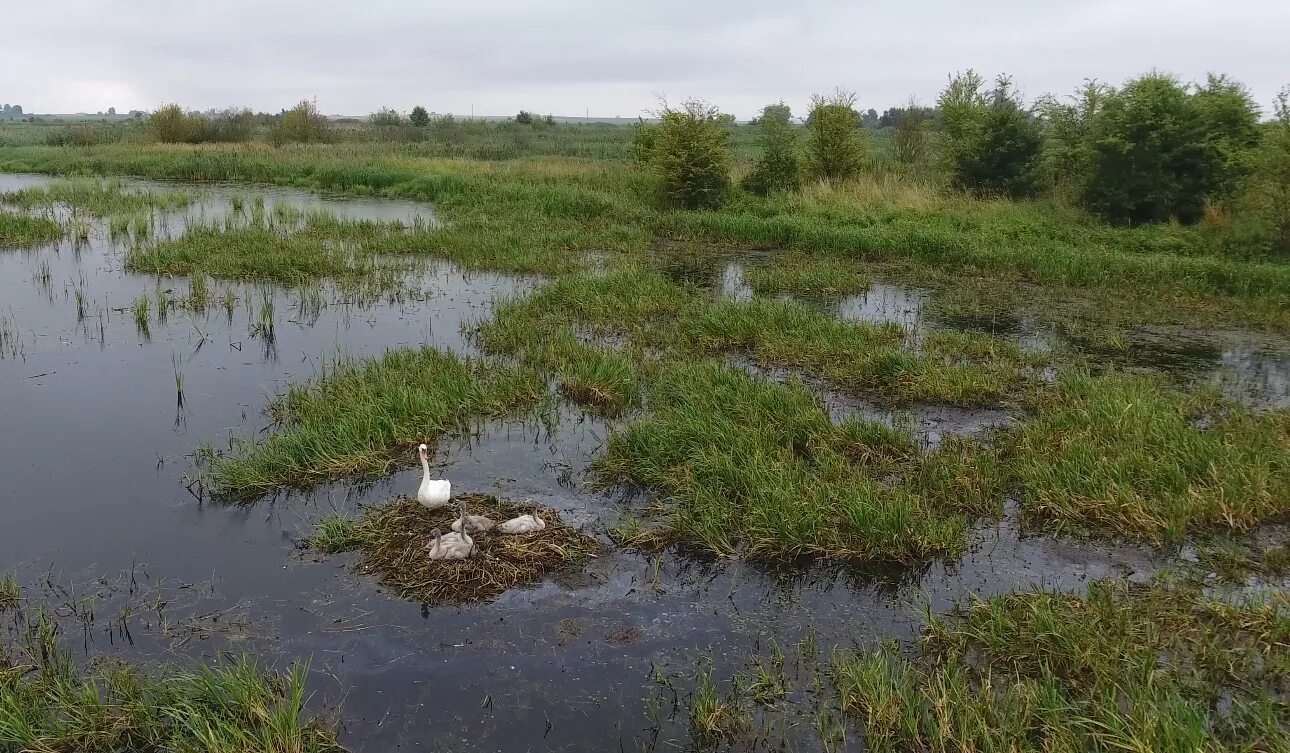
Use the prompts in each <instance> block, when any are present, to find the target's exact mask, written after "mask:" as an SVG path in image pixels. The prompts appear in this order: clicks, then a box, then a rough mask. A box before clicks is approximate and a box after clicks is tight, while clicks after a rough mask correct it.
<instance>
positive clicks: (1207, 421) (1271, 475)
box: [1011, 373, 1290, 543]
mask: <svg viewBox="0 0 1290 753" xmlns="http://www.w3.org/2000/svg"><path fill="white" fill-rule="evenodd" d="M1011 455H1012V456H1013V459H1012V461H1011V463H1012V468H1013V472H1014V474H1015V476H1016V479H1017V481H1018V483H1019V484H1020V485H1021V487H1022V489H1023V492H1024V496H1023V502H1022V509H1023V513H1024V515H1025V516H1026V517H1027V518H1029V519H1030V520H1031V521H1033V522H1036V523H1038V524H1039V525H1041V526H1043V527H1044V528H1047V529H1049V530H1053V531H1056V532H1062V531H1067V530H1081V531H1090V532H1103V533H1113V534H1118V535H1122V536H1127V537H1130V538H1134V539H1139V540H1143V541H1147V542H1152V543H1162V542H1165V541H1171V540H1177V539H1179V538H1181V537H1182V536H1184V535H1186V534H1189V533H1195V532H1199V531H1204V530H1210V529H1225V530H1237V531H1240V530H1246V529H1249V528H1251V527H1252V526H1254V525H1255V524H1257V523H1258V522H1259V521H1261V520H1264V519H1266V518H1269V517H1272V516H1275V515H1280V514H1283V513H1285V512H1286V511H1288V510H1290V413H1288V412H1286V411H1278V412H1269V413H1263V414H1256V413H1252V412H1250V411H1248V410H1245V409H1243V408H1240V407H1238V406H1231V405H1227V404H1224V403H1223V402H1222V401H1220V400H1218V399H1217V398H1215V397H1213V396H1208V395H1196V394H1186V393H1180V392H1176V391H1174V390H1172V389H1170V388H1169V387H1167V386H1166V385H1164V384H1162V383H1161V382H1160V381H1159V380H1154V379H1150V378H1147V377H1138V376H1127V375H1119V374H1112V375H1108V376H1103V377H1091V376H1088V375H1086V374H1078V373H1076V374H1072V375H1069V376H1067V377H1066V378H1064V379H1063V380H1062V381H1061V383H1060V384H1059V385H1058V386H1057V389H1056V390H1055V391H1054V392H1053V393H1052V394H1050V395H1048V396H1047V397H1046V398H1044V399H1043V401H1042V406H1041V409H1040V410H1039V412H1038V414H1037V415H1036V416H1035V417H1034V419H1033V420H1031V421H1029V422H1027V423H1026V424H1025V425H1024V426H1023V427H1022V428H1021V429H1020V430H1019V432H1018V433H1017V435H1016V437H1015V442H1014V447H1013V448H1012V450H1011Z"/></svg>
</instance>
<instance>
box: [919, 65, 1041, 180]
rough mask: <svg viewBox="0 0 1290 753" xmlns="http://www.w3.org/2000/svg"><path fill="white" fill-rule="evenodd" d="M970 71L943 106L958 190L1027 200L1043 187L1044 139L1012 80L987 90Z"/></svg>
mask: <svg viewBox="0 0 1290 753" xmlns="http://www.w3.org/2000/svg"><path fill="white" fill-rule="evenodd" d="M984 84H985V80H984V79H983V78H981V76H980V74H978V73H977V72H976V71H973V70H968V71H967V72H966V73H963V74H959V75H956V76H954V77H953V78H952V79H950V83H949V85H948V86H946V88H945V90H944V91H943V92H941V97H940V101H939V107H940V111H941V122H942V124H943V130H944V139H943V143H944V150H943V152H944V159H945V163H946V164H945V167H946V170H947V172H948V173H949V175H950V178H951V181H952V182H953V183H954V184H955V185H956V186H958V187H960V188H964V189H967V190H969V191H974V192H976V193H983V194H1004V195H1008V196H1014V197H1017V196H1027V195H1030V194H1032V193H1034V192H1035V190H1036V189H1037V188H1038V177H1039V158H1040V152H1041V150H1042V148H1043V136H1042V135H1041V134H1040V131H1039V127H1038V126H1037V125H1036V123H1035V119H1034V117H1033V116H1032V114H1031V112H1030V111H1029V110H1027V109H1026V108H1024V107H1023V106H1022V103H1021V97H1020V95H1019V94H1018V93H1017V92H1016V90H1015V89H1014V88H1013V86H1012V80H1011V79H1009V78H1008V77H1007V76H999V77H998V78H996V79H995V85H994V88H993V89H992V90H990V91H988V92H987V91H983V89H982V87H983V86H984Z"/></svg>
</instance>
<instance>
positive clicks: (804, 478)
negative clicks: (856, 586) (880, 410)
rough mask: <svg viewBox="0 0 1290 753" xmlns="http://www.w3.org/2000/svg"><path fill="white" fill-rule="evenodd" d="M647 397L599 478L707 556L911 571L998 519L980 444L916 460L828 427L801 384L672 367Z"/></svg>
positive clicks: (875, 433) (899, 444) (888, 441)
mask: <svg viewBox="0 0 1290 753" xmlns="http://www.w3.org/2000/svg"><path fill="white" fill-rule="evenodd" d="M649 396H650V397H649V401H650V409H651V414H650V415H649V416H648V417H646V418H643V419H640V420H638V421H636V422H635V423H632V424H630V425H628V426H626V427H625V428H622V429H621V430H617V431H615V432H614V433H613V434H612V435H611V436H610V438H609V442H608V446H607V448H606V451H605V454H604V456H603V457H601V458H600V459H598V460H597V461H596V464H595V470H596V473H597V475H598V478H599V479H600V480H601V482H602V483H606V484H607V483H612V482H629V483H632V484H635V485H639V486H643V487H647V488H650V489H653V490H655V491H656V492H658V493H659V495H660V503H659V504H660V508H661V509H660V510H659V512H661V513H662V514H663V515H664V516H665V517H666V520H667V528H668V533H667V535H668V536H669V537H670V538H672V539H674V540H683V541H687V542H692V543H693V544H695V545H697V546H699V547H701V548H704V549H706V550H708V551H710V552H712V553H714V554H718V555H721V556H730V555H735V554H742V555H743V556H746V557H748V558H750V559H786V558H793V557H798V556H820V557H830V558H837V559H849V560H861V561H888V562H890V561H896V562H907V563H908V562H914V561H918V560H920V559H925V558H928V557H932V556H938V555H952V554H954V553H957V552H959V551H961V549H962V547H963V542H964V533H965V530H966V526H967V521H968V519H969V518H970V517H973V516H976V515H980V514H988V513H995V514H997V513H998V512H999V505H1000V500H1001V498H1002V497H1001V487H1000V481H1001V476H1000V474H999V466H998V464H997V462H996V459H995V458H994V457H993V456H992V455H991V453H990V452H989V451H988V450H987V449H986V448H984V447H982V446H980V445H977V444H975V443H973V442H969V441H966V440H954V441H951V442H947V443H946V444H945V445H944V446H943V447H941V448H940V449H938V450H936V451H932V452H926V453H922V452H919V451H918V450H917V449H916V448H915V447H914V446H913V444H912V442H911V440H910V439H909V438H908V437H907V436H906V435H905V434H904V433H903V432H900V431H897V430H893V429H890V428H887V427H885V426H882V425H880V424H876V423H871V422H866V421H859V420H851V421H847V422H843V423H841V424H834V423H833V422H832V421H831V420H830V417H829V416H828V414H827V413H826V412H825V411H824V410H823V408H821V406H820V404H819V402H818V399H817V398H816V396H815V394H814V393H813V392H812V391H811V390H810V389H809V388H807V387H806V386H805V385H803V384H802V383H801V382H797V381H791V382H789V383H787V384H776V383H773V382H769V381H766V380H763V379H758V378H755V377H753V376H751V375H749V374H748V373H746V372H744V371H742V370H739V369H735V368H732V367H729V366H725V365H722V364H720V363H716V362H710V361H702V362H690V361H680V362H675V363H669V364H666V365H664V366H662V367H661V368H660V370H659V373H658V374H657V375H656V376H655V377H654V378H653V383H652V384H651V386H650V390H649Z"/></svg>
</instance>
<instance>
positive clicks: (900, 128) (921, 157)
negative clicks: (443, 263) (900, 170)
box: [888, 97, 932, 165]
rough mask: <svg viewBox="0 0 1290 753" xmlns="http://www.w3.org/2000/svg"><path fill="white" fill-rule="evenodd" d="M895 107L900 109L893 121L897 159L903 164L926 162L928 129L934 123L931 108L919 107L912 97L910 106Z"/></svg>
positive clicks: (892, 143)
mask: <svg viewBox="0 0 1290 753" xmlns="http://www.w3.org/2000/svg"><path fill="white" fill-rule="evenodd" d="M893 109H899V114H897V115H895V117H894V119H893V122H892V127H893V129H894V130H895V134H894V135H893V136H892V140H891V145H892V151H893V152H894V153H895V157H896V161H897V162H899V163H901V164H902V165H916V164H919V163H921V162H924V161H925V160H926V159H927V152H928V138H927V131H928V129H930V128H931V125H932V118H931V115H930V108H926V107H919V106H918V103H917V102H915V101H914V99H913V98H912V97H911V98H910V99H909V106H908V107H902V108H893ZM888 112H891V111H890V110H889V111H888Z"/></svg>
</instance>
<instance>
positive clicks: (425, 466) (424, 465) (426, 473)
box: [421, 455, 430, 484]
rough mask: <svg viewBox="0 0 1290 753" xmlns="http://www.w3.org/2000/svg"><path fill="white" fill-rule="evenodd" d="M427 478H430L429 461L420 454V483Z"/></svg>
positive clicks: (424, 481) (427, 479)
mask: <svg viewBox="0 0 1290 753" xmlns="http://www.w3.org/2000/svg"><path fill="white" fill-rule="evenodd" d="M429 480H430V461H429V460H426V456H425V455H422V456H421V483H423V484H424V483H426V482H427V481H429Z"/></svg>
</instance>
